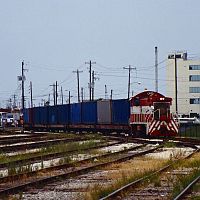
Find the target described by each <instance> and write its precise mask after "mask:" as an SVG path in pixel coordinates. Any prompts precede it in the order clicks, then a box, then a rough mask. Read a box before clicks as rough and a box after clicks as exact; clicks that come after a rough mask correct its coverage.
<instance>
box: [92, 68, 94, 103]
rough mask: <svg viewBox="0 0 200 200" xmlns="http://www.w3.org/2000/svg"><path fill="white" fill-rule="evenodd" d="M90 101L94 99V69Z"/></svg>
mask: <svg viewBox="0 0 200 200" xmlns="http://www.w3.org/2000/svg"><path fill="white" fill-rule="evenodd" d="M92 101H94V70H93V71H92Z"/></svg>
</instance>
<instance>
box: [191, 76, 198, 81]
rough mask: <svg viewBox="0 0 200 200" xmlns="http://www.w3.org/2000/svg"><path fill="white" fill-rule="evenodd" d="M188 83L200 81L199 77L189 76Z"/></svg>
mask: <svg viewBox="0 0 200 200" xmlns="http://www.w3.org/2000/svg"><path fill="white" fill-rule="evenodd" d="M189 81H200V75H190V76H189Z"/></svg>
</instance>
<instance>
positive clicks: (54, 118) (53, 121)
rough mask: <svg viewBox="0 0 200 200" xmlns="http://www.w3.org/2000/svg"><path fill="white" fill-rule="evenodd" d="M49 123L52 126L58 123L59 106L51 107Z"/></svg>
mask: <svg viewBox="0 0 200 200" xmlns="http://www.w3.org/2000/svg"><path fill="white" fill-rule="evenodd" d="M48 123H49V124H51V125H54V124H57V123H58V109H57V106H49V113H48Z"/></svg>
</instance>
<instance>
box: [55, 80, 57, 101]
mask: <svg viewBox="0 0 200 200" xmlns="http://www.w3.org/2000/svg"><path fill="white" fill-rule="evenodd" d="M55 96H56V105H57V104H58V82H57V81H56V95H55Z"/></svg>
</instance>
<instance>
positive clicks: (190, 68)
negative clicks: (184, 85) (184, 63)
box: [189, 65, 200, 70]
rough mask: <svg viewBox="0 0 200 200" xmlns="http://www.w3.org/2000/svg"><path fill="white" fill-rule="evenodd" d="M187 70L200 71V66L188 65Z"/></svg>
mask: <svg viewBox="0 0 200 200" xmlns="http://www.w3.org/2000/svg"><path fill="white" fill-rule="evenodd" d="M189 70H200V65H189Z"/></svg>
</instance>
